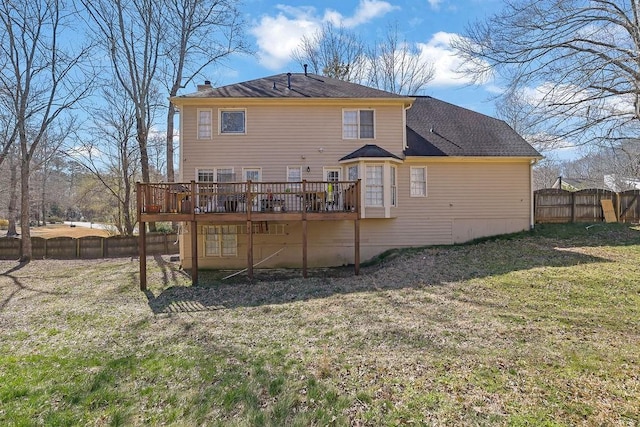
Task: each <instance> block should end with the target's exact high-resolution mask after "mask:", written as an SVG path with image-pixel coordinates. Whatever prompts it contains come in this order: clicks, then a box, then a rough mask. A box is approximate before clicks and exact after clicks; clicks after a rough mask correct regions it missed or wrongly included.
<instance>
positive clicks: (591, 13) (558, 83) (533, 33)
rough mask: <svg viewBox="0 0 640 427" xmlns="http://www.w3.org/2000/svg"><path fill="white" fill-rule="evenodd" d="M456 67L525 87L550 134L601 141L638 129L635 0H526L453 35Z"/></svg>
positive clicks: (639, 7) (638, 17) (639, 9)
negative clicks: (458, 58)
mask: <svg viewBox="0 0 640 427" xmlns="http://www.w3.org/2000/svg"><path fill="white" fill-rule="evenodd" d="M454 47H456V48H457V49H458V51H459V52H460V54H461V55H462V56H463V58H464V60H465V61H464V64H465V65H464V67H463V69H462V71H463V72H464V73H466V74H467V75H471V76H475V78H477V79H479V80H481V79H484V78H486V77H487V76H491V75H497V76H499V77H501V78H502V79H504V80H505V81H506V82H507V84H508V89H507V91H506V93H507V96H509V94H513V93H520V94H526V95H525V96H526V100H527V102H528V103H529V104H530V105H531V111H532V112H533V113H534V114H535V115H536V120H537V121H539V122H540V123H544V124H545V126H546V129H547V133H548V134H549V135H553V136H554V137H555V138H556V140H572V141H573V142H574V143H602V142H603V141H609V142H610V141H615V140H625V139H628V138H629V137H630V136H633V135H636V134H637V132H638V130H639V129H638V128H639V126H638V118H640V102H639V100H640V61H639V60H638V52H639V51H640V3H638V2H637V1H635V0H634V1H631V0H621V1H611V0H525V1H513V2H506V3H505V8H504V9H503V10H502V11H501V12H500V13H498V14H495V15H493V16H490V17H489V18H487V19H486V20H484V21H480V22H476V23H474V24H472V25H471V26H469V27H468V28H467V30H466V32H465V34H464V36H463V37H459V38H458V39H456V40H455V41H454Z"/></svg>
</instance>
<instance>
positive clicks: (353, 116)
mask: <svg viewBox="0 0 640 427" xmlns="http://www.w3.org/2000/svg"><path fill="white" fill-rule="evenodd" d="M342 138H343V139H373V138H375V124H374V114H373V110H343V111H342Z"/></svg>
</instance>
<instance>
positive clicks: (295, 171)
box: [287, 166, 302, 182]
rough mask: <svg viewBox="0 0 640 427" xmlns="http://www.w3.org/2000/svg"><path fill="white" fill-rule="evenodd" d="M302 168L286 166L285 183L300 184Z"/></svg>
mask: <svg viewBox="0 0 640 427" xmlns="http://www.w3.org/2000/svg"><path fill="white" fill-rule="evenodd" d="M301 181H302V168H301V167H300V166H287V182H301Z"/></svg>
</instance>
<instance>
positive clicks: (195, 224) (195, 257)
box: [190, 221, 198, 285]
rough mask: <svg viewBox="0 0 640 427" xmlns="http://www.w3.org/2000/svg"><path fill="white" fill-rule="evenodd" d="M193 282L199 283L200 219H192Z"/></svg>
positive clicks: (194, 283)
mask: <svg viewBox="0 0 640 427" xmlns="http://www.w3.org/2000/svg"><path fill="white" fill-rule="evenodd" d="M190 224H191V284H192V285H197V284H198V221H191V222H190Z"/></svg>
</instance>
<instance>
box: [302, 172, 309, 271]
mask: <svg viewBox="0 0 640 427" xmlns="http://www.w3.org/2000/svg"><path fill="white" fill-rule="evenodd" d="M302 194H303V195H306V194H307V181H306V180H304V179H303V180H302ZM307 240H308V239H307V206H306V203H305V200H304V199H303V200H302V277H304V278H305V279H306V278H307V276H308V274H307Z"/></svg>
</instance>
